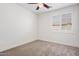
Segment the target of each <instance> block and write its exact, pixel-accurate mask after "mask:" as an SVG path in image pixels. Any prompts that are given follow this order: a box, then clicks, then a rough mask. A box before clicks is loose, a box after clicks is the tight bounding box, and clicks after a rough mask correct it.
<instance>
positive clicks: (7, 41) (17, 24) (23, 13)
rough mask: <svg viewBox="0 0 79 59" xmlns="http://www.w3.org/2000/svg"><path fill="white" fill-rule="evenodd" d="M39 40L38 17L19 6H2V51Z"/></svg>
mask: <svg viewBox="0 0 79 59" xmlns="http://www.w3.org/2000/svg"><path fill="white" fill-rule="evenodd" d="M36 39H37V16H36V15H35V14H34V13H32V12H30V11H29V10H26V9H24V8H23V7H21V6H19V5H17V4H8V3H5V4H0V51H4V50H7V49H9V48H13V47H15V46H18V45H21V44H24V43H28V42H31V41H33V40H36Z"/></svg>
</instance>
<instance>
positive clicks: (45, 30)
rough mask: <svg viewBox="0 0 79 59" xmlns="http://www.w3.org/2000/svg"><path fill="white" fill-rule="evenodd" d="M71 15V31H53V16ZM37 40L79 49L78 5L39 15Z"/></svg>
mask: <svg viewBox="0 0 79 59" xmlns="http://www.w3.org/2000/svg"><path fill="white" fill-rule="evenodd" d="M66 13H72V29H71V30H69V31H64V30H57V31H54V30H53V26H52V23H53V16H55V15H60V14H66ZM38 39H40V40H46V41H50V42H56V43H61V44H65V45H70V46H76V47H79V5H74V6H70V7H65V8H62V9H58V10H52V11H50V12H47V13H42V14H39V34H38Z"/></svg>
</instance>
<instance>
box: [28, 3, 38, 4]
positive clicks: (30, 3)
mask: <svg viewBox="0 0 79 59" xmlns="http://www.w3.org/2000/svg"><path fill="white" fill-rule="evenodd" d="M28 4H38V3H28Z"/></svg>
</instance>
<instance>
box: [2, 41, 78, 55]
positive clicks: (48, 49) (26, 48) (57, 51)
mask: <svg viewBox="0 0 79 59" xmlns="http://www.w3.org/2000/svg"><path fill="white" fill-rule="evenodd" d="M1 55H6V56H79V48H77V47H72V46H67V45H63V44H58V43H54V42H47V41H42V40H36V41H33V42H30V43H28V44H24V45H21V46H18V47H15V48H12V49H9V50H6V51H4V52H2V54H1Z"/></svg>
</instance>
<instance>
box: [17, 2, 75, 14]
mask: <svg viewBox="0 0 79 59" xmlns="http://www.w3.org/2000/svg"><path fill="white" fill-rule="evenodd" d="M46 4H47V5H49V6H51V8H49V9H46V8H41V9H39V10H36V7H37V4H27V3H19V4H18V5H20V6H22V7H24V8H25V9H28V10H31V11H33V12H35V13H43V12H48V11H51V10H56V9H59V8H64V7H67V6H71V5H74V4H75V3H46Z"/></svg>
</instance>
